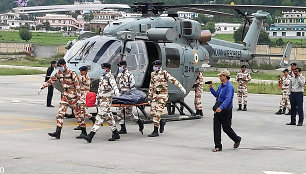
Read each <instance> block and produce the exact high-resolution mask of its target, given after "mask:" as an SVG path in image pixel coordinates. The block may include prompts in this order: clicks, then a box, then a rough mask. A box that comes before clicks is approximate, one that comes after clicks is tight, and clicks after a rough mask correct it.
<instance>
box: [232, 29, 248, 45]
mask: <svg viewBox="0 0 306 174" xmlns="http://www.w3.org/2000/svg"><path fill="white" fill-rule="evenodd" d="M248 30H249V27H245V32H244V35H243V38H244V37H245V35H246V33H247V32H248ZM242 32H243V26H241V27H239V28H238V30H236V31H235V32H234V36H233V37H234V40H235V42H236V43H240V42H241V41H242Z"/></svg>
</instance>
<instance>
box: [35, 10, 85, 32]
mask: <svg viewBox="0 0 306 174" xmlns="http://www.w3.org/2000/svg"><path fill="white" fill-rule="evenodd" d="M77 18H78V19H75V18H73V17H72V16H70V15H63V14H46V15H45V16H43V17H36V20H37V21H36V24H37V25H43V23H45V22H49V23H50V26H51V27H59V28H61V29H63V28H67V31H71V30H84V19H83V17H82V16H81V15H79V16H78V17H77Z"/></svg>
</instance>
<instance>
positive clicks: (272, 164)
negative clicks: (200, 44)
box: [0, 75, 306, 174]
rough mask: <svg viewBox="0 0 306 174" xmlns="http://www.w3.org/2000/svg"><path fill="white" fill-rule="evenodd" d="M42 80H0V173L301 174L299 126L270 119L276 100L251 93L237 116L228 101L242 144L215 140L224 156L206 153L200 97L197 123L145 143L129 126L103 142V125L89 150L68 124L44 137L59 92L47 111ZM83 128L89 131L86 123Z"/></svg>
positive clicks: (305, 168) (302, 131)
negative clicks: (112, 139) (58, 133)
mask: <svg viewBox="0 0 306 174" xmlns="http://www.w3.org/2000/svg"><path fill="white" fill-rule="evenodd" d="M43 80H44V78H43V75H31V76H0V173H8V174H15V173H16V174H19V173H23V174H34V173H35V174H36V173H39V174H60V173H65V174H67V173H69V174H70V173H71V174H84V173H102V174H108V173H115V174H121V173H122V174H138V173H139V174H157V173H161V174H164V173H166V174H168V173H173V174H178V173H182V174H190V173H191V174H195V173H196V174H197V173H199V174H213V173H218V174H219V173H224V174H257V173H258V174H261V173H266V174H272V173H273V174H274V173H283V174H285V173H288V174H289V173H296V174H303V173H306V125H304V126H302V127H297V126H287V125H285V124H286V123H287V122H289V121H290V120H289V116H285V115H281V116H277V115H275V114H274V113H275V112H276V111H277V110H278V107H279V101H280V99H281V96H277V95H254V94H250V95H249V98H248V101H249V103H248V111H247V112H242V111H239V112H238V111H236V109H237V104H236V103H237V97H236V96H235V101H234V103H235V108H234V111H233V129H234V130H235V131H236V133H237V134H238V135H239V136H241V137H242V142H241V146H240V147H239V148H238V149H233V147H232V146H233V142H232V141H231V140H230V139H229V138H228V137H227V136H226V134H224V133H222V140H223V151H222V152H217V153H213V152H211V149H212V148H213V147H214V143H213V132H212V121H213V112H212V106H213V104H214V101H215V99H214V97H213V96H212V95H211V94H210V93H204V94H203V96H202V102H203V106H204V117H203V118H202V119H196V120H186V121H171V122H167V124H166V127H165V132H164V133H163V134H160V136H159V137H157V138H149V137H147V135H148V134H150V133H151V132H152V129H153V125H152V124H146V125H145V130H144V135H141V133H139V132H138V125H136V124H135V123H134V122H133V121H128V123H127V131H128V134H126V135H121V139H120V140H119V141H115V142H109V141H107V139H108V138H109V137H110V136H111V132H110V129H109V127H108V126H107V124H104V126H103V127H101V128H100V129H99V131H98V133H97V134H96V136H95V137H94V139H93V141H92V143H91V144H89V143H87V142H86V141H85V140H82V139H76V138H75V137H76V136H77V135H79V133H80V132H79V131H74V130H73V128H74V127H75V126H77V124H76V120H75V119H65V120H64V128H63V130H62V136H61V139H60V140H56V139H54V138H51V137H49V136H48V135H47V133H48V132H53V131H54V130H55V127H56V122H55V115H56V112H57V109H58V103H59V98H60V93H59V92H58V91H55V92H54V100H53V105H55V107H54V108H47V107H46V103H45V101H46V94H47V89H45V90H44V91H43V92H42V94H41V95H37V91H38V89H39V87H40V86H41V85H42V83H43ZM193 97H194V93H193V92H191V93H190V94H189V95H188V96H187V97H186V99H185V101H186V102H187V103H188V104H190V106H191V107H192V108H193ZM304 109H305V108H304ZM93 111H95V110H94V109H93ZM186 113H187V112H186ZM135 114H137V112H135ZM86 122H87V123H88V124H87V125H88V127H87V131H88V132H89V131H90V127H91V125H92V123H91V122H90V121H89V120H86Z"/></svg>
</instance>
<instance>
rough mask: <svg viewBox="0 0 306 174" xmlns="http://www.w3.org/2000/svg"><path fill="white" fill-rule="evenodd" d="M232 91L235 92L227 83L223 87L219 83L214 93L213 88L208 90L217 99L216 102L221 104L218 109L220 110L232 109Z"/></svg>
mask: <svg viewBox="0 0 306 174" xmlns="http://www.w3.org/2000/svg"><path fill="white" fill-rule="evenodd" d="M234 91H235V90H234V87H233V85H232V84H231V83H230V82H229V81H227V82H226V83H225V85H223V83H221V85H220V86H219V87H218V89H217V91H215V90H214V88H210V92H211V93H212V94H213V95H214V96H215V97H218V98H217V101H218V102H220V103H222V104H221V106H220V107H219V108H220V109H221V110H223V109H225V108H228V109H233V98H234ZM227 106H228V107H227Z"/></svg>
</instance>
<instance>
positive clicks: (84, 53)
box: [65, 36, 121, 64]
mask: <svg viewBox="0 0 306 174" xmlns="http://www.w3.org/2000/svg"><path fill="white" fill-rule="evenodd" d="M120 52H121V41H119V40H117V39H116V38H114V37H107V36H95V37H92V38H88V39H85V40H80V41H78V42H76V43H75V44H74V45H73V46H72V47H71V49H70V50H69V51H68V52H67V54H66V55H65V60H67V61H68V62H80V61H92V62H94V63H98V64H101V63H103V62H109V60H112V59H113V58H115V57H116V56H118V54H120Z"/></svg>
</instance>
